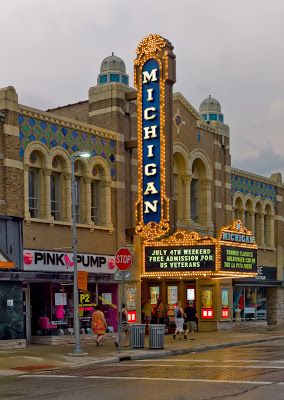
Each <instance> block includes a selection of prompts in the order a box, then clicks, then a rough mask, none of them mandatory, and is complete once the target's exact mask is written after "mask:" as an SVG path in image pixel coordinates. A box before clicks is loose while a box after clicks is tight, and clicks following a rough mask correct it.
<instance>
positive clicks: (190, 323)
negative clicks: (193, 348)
mask: <svg viewBox="0 0 284 400" xmlns="http://www.w3.org/2000/svg"><path fill="white" fill-rule="evenodd" d="M184 313H185V315H186V331H185V335H184V339H185V340H186V339H187V335H188V333H189V339H190V340H194V334H195V332H197V321H198V318H199V317H198V314H197V311H196V308H195V307H194V304H193V301H192V300H190V301H189V302H188V307H186V308H185V310H184Z"/></svg>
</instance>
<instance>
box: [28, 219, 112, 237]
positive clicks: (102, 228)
mask: <svg viewBox="0 0 284 400" xmlns="http://www.w3.org/2000/svg"><path fill="white" fill-rule="evenodd" d="M33 222H36V223H41V224H49V225H50V226H54V225H60V226H69V227H70V228H72V222H68V221H55V220H53V218H52V219H50V220H49V219H41V218H25V223H26V224H27V225H30V224H31V223H33ZM76 227H77V228H85V229H90V231H91V232H93V231H94V230H97V231H107V232H108V233H109V234H112V233H113V231H114V227H113V225H111V226H109V227H106V226H99V225H94V224H93V223H91V224H76Z"/></svg>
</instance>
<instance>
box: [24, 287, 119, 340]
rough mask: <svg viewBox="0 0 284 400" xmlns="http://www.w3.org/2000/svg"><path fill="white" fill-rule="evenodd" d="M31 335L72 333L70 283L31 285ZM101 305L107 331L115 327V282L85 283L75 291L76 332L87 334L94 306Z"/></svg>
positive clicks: (116, 325)
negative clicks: (79, 289)
mask: <svg viewBox="0 0 284 400" xmlns="http://www.w3.org/2000/svg"><path fill="white" fill-rule="evenodd" d="M30 288H31V315H32V321H31V332H32V335H73V334H74V319H73V316H74V309H73V284H72V283H62V284H60V283H55V284H53V283H36V284H31V285H30ZM96 304H99V305H101V307H102V310H103V312H104V314H105V318H106V321H107V324H108V327H109V328H110V330H113V331H117V327H118V285H117V284H114V285H107V284H95V283H93V284H90V283H89V284H88V291H84V292H82V291H80V292H79V319H80V333H81V334H91V333H92V330H91V320H92V314H93V311H94V307H95V305H96Z"/></svg>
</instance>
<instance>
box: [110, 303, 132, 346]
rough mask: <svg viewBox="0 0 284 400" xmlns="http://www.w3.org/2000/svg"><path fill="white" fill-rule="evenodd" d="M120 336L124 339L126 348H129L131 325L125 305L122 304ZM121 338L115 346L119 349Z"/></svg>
mask: <svg viewBox="0 0 284 400" xmlns="http://www.w3.org/2000/svg"><path fill="white" fill-rule="evenodd" d="M120 336H121V338H122V337H123V343H124V347H129V323H128V312H127V309H126V306H125V303H122V307H121V328H120ZM118 342H119V336H118V337H117V339H116V341H115V342H114V344H115V346H116V347H118Z"/></svg>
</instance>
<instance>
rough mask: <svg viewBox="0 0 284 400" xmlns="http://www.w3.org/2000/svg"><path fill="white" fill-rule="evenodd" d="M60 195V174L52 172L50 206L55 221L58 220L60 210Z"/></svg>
mask: <svg viewBox="0 0 284 400" xmlns="http://www.w3.org/2000/svg"><path fill="white" fill-rule="evenodd" d="M60 199H61V195H60V174H59V173H57V172H52V174H51V175H50V206H51V215H52V216H53V217H54V219H55V221H59V220H60V211H61V201H60Z"/></svg>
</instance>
